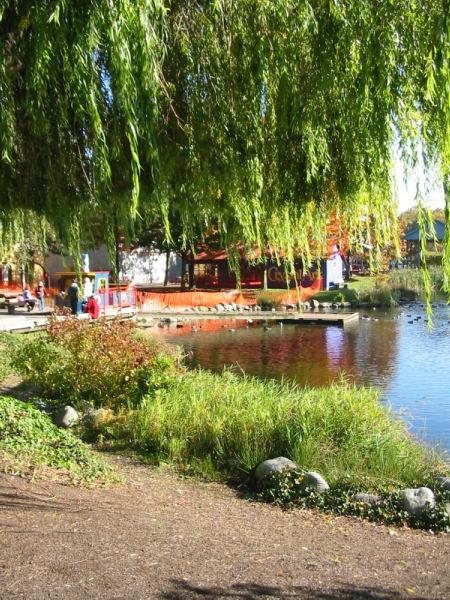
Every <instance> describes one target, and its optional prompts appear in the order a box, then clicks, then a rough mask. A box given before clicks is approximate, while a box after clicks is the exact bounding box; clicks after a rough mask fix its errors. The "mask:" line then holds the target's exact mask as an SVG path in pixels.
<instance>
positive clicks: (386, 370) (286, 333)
mask: <svg viewBox="0 0 450 600" xmlns="http://www.w3.org/2000/svg"><path fill="white" fill-rule="evenodd" d="M397 336H398V331H397V324H396V323H393V322H392V321H390V322H379V323H376V324H375V323H370V324H369V323H361V324H360V326H359V327H355V328H353V329H349V330H344V329H341V328H339V327H336V326H333V327H323V326H320V325H318V326H314V325H307V326H305V325H289V324H288V325H284V326H283V327H280V326H279V325H278V324H276V323H274V324H273V325H271V326H270V330H268V331H266V330H264V328H263V326H262V325H256V324H255V325H253V326H251V327H249V328H248V329H240V330H238V331H236V332H235V333H231V332H229V331H221V332H216V333H208V334H203V333H197V334H196V335H195V337H194V338H190V339H189V340H186V341H185V347H186V349H187V350H190V351H191V352H192V354H193V363H194V364H196V365H200V366H203V367H205V368H209V369H214V370H221V369H222V368H223V366H224V365H236V364H237V365H238V366H239V367H240V368H241V369H243V370H244V371H245V372H247V373H251V374H254V375H259V376H264V377H274V376H275V377H281V376H283V377H286V378H290V379H295V380H296V381H298V382H299V383H300V384H302V385H305V384H309V385H326V384H327V383H329V382H330V381H334V380H336V379H338V378H339V375H340V373H344V374H346V375H347V376H349V378H350V379H351V380H355V381H356V382H357V383H362V384H373V383H379V384H380V385H383V383H388V382H387V381H386V379H387V377H390V376H391V375H392V372H393V370H394V368H395V353H396V351H397Z"/></svg>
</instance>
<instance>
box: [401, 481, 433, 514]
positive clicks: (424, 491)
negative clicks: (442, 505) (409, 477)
mask: <svg viewBox="0 0 450 600" xmlns="http://www.w3.org/2000/svg"><path fill="white" fill-rule="evenodd" d="M401 496H402V499H403V506H404V508H405V510H406V511H408V512H409V514H410V515H420V514H421V513H422V512H423V511H424V509H425V508H432V507H433V506H434V505H435V504H436V500H435V498H434V494H433V492H432V491H431V490H430V488H427V487H421V488H407V489H406V490H402V492H401Z"/></svg>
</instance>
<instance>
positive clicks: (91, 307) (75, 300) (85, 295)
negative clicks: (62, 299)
mask: <svg viewBox="0 0 450 600" xmlns="http://www.w3.org/2000/svg"><path fill="white" fill-rule="evenodd" d="M45 296H46V291H45V286H44V283H43V282H42V281H39V283H38V284H37V286H36V288H35V290H34V296H33V295H32V294H31V291H30V288H29V286H28V285H25V286H24V288H23V291H22V300H23V302H24V304H25V306H26V307H27V309H28V310H30V311H31V310H33V309H34V307H35V305H36V302H37V305H38V310H40V311H44V310H45ZM67 296H68V298H69V302H70V310H71V312H72V314H73V315H76V314H77V313H78V312H79V308H80V306H79V303H80V302H81V310H82V311H83V312H87V313H89V314H90V315H91V317H92V318H94V319H96V318H98V316H99V313H100V307H99V304H98V301H97V299H96V298H95V296H94V286H93V284H92V281H91V280H90V279H89V277H86V278H85V280H84V284H83V289H82V291H81V290H80V286H79V285H78V281H77V280H76V279H75V280H74V281H73V282H72V283H71V284H70V285H69V287H68V288H67Z"/></svg>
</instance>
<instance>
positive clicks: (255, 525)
mask: <svg viewBox="0 0 450 600" xmlns="http://www.w3.org/2000/svg"><path fill="white" fill-rule="evenodd" d="M117 460H118V459H117ZM119 463H120V464H121V467H120V468H121V470H123V471H126V473H127V477H128V482H127V484H125V485H121V486H119V485H117V486H112V487H109V488H105V489H95V490H88V489H80V488H75V487H69V486H63V485H60V484H58V483H52V482H42V481H34V482H33V481H29V480H26V479H23V478H18V477H13V476H9V475H0V598H1V600H13V599H14V600H15V599H23V600H36V599H46V600H47V599H48V600H56V599H64V600H72V599H74V600H75V599H76V600H84V599H95V600H102V599H106V598H107V599H118V600H119V599H120V600H122V599H123V600H128V599H130V600H149V599H153V598H161V599H169V598H170V599H176V600H184V599H191V598H192V599H193V598H196V599H200V598H206V599H219V598H227V599H245V600H253V599H263V598H270V599H273V598H289V599H291V598H301V599H303V598H304V599H312V600H318V599H320V600H324V599H325V600H332V599H338V600H344V599H345V600H356V599H359V598H363V599H368V600H375V599H376V600H380V599H384V598H386V599H397V598H410V599H416V600H419V599H424V598H434V599H435V598H440V599H444V598H445V599H447V598H449V597H450V574H449V558H450V536H448V535H447V536H446V535H439V536H433V535H431V534H427V533H424V532H417V531H409V530H400V529H389V528H387V527H382V526H379V525H374V524H371V523H368V522H363V521H359V520H357V519H347V518H342V517H339V518H334V517H329V516H327V515H323V514H319V513H315V512H313V511H302V510H295V511H292V512H284V511H281V510H280V509H278V508H276V507H273V506H269V505H265V504H257V503H249V502H247V501H245V500H243V499H241V498H239V497H237V496H236V494H235V492H233V491H232V490H230V489H228V488H227V487H226V486H223V485H219V484H203V483H199V482H195V481H189V480H184V479H180V478H178V477H176V476H174V475H171V474H167V473H166V474H164V473H161V472H158V471H156V470H154V469H151V468H149V467H144V466H141V465H137V464H132V463H131V462H130V461H128V460H125V459H122V460H119Z"/></svg>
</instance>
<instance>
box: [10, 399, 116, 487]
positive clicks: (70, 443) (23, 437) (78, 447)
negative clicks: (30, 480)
mask: <svg viewBox="0 0 450 600" xmlns="http://www.w3.org/2000/svg"><path fill="white" fill-rule="evenodd" d="M0 467H1V468H2V470H4V471H7V472H11V473H15V474H17V473H21V474H29V473H31V472H33V473H35V472H36V470H38V471H39V470H42V471H48V470H50V471H52V472H55V473H57V472H58V473H59V475H60V476H62V477H63V478H64V479H68V480H69V481H71V482H72V483H78V484H92V483H106V482H109V481H112V480H114V479H116V476H115V474H114V471H113V469H112V468H111V467H110V466H109V465H108V464H107V463H106V462H105V461H103V460H102V459H100V458H99V457H97V456H96V455H95V454H93V453H92V452H91V451H90V449H89V447H88V446H87V445H86V444H84V443H83V442H82V441H81V440H79V439H78V438H77V437H75V435H73V433H72V432H70V431H67V430H65V429H59V428H58V427H56V425H54V424H53V423H52V421H51V419H50V417H48V416H47V415H45V414H43V413H41V412H40V411H39V410H37V409H36V408H35V407H34V406H33V405H31V404H28V403H25V402H21V401H20V400H16V399H15V398H11V397H6V396H0Z"/></svg>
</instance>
